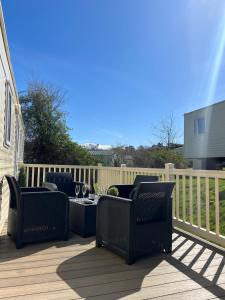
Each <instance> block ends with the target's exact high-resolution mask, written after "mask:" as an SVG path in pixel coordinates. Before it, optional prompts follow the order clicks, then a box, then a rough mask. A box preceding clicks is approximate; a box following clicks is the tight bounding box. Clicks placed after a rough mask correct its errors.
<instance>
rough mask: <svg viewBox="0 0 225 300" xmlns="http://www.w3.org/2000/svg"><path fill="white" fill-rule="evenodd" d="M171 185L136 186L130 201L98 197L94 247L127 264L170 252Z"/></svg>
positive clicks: (148, 184) (167, 183)
mask: <svg viewBox="0 0 225 300" xmlns="http://www.w3.org/2000/svg"><path fill="white" fill-rule="evenodd" d="M173 187H174V183H172V182H155V183H139V184H138V186H137V189H136V191H135V193H134V196H133V199H128V198H121V197H114V196H108V195H106V196H102V197H100V199H99V201H98V205H97V220H96V246H97V247H101V246H106V247H108V248H110V249H112V250H113V251H115V252H117V253H118V254H120V255H122V256H123V257H124V258H125V260H126V262H127V263H128V264H131V263H133V262H134V261H135V259H136V258H137V257H139V256H141V255H144V254H147V253H153V252H157V251H165V252H167V253H170V252H171V246H172V199H171V194H172V190H173Z"/></svg>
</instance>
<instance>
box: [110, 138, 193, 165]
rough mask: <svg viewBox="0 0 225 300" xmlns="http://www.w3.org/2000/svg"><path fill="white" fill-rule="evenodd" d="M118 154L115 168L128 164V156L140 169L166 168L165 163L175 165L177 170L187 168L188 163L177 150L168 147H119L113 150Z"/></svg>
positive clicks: (159, 145)
mask: <svg viewBox="0 0 225 300" xmlns="http://www.w3.org/2000/svg"><path fill="white" fill-rule="evenodd" d="M113 151H114V153H116V161H115V162H114V166H120V164H122V163H126V160H125V157H126V155H130V156H132V158H133V166H134V167H140V168H164V166H165V163H168V162H170V163H174V164H175V167H176V168H186V167H187V162H186V160H185V159H184V157H183V155H182V154H180V153H178V152H177V151H176V150H175V149H169V148H168V147H167V146H163V145H162V144H158V145H157V146H155V147H144V146H139V147H138V148H136V149H135V148H134V147H133V146H118V147H116V148H113Z"/></svg>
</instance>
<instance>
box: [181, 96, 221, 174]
mask: <svg viewBox="0 0 225 300" xmlns="http://www.w3.org/2000/svg"><path fill="white" fill-rule="evenodd" d="M184 157H185V158H187V159H188V160H189V161H190V165H191V166H192V167H193V168H194V169H221V168H222V167H224V166H225V101H222V102H218V103H215V104H212V105H209V106H207V107H204V108H201V109H197V110H195V111H192V112H189V113H186V114H185V115H184Z"/></svg>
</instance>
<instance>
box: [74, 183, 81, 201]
mask: <svg viewBox="0 0 225 300" xmlns="http://www.w3.org/2000/svg"><path fill="white" fill-rule="evenodd" d="M75 194H76V198H78V195H79V194H80V186H79V185H78V184H77V185H76V186H75Z"/></svg>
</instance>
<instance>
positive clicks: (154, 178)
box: [134, 175, 159, 186]
mask: <svg viewBox="0 0 225 300" xmlns="http://www.w3.org/2000/svg"><path fill="white" fill-rule="evenodd" d="M155 181H159V177H158V176H150V175H136V177H135V180H134V186H137V185H138V183H140V182H155Z"/></svg>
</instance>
